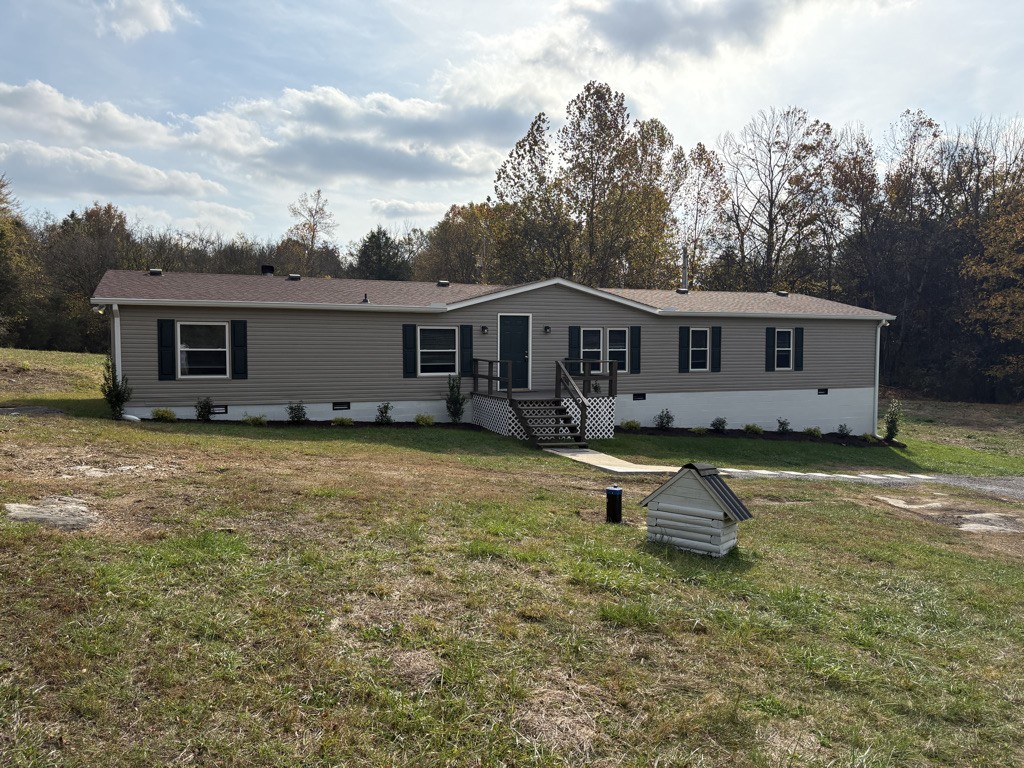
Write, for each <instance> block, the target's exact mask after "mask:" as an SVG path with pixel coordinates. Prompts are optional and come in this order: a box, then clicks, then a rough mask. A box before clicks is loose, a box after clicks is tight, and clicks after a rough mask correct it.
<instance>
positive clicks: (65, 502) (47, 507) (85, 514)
mask: <svg viewBox="0 0 1024 768" xmlns="http://www.w3.org/2000/svg"><path fill="white" fill-rule="evenodd" d="M4 510H5V511H6V512H7V516H8V517H9V518H10V519H11V520H14V521H15V522H19V523H39V524H40V525H46V526H49V527H51V528H60V529H61V530H65V531H80V530H83V529H84V528H90V527H92V526H94V525H96V523H97V522H98V521H99V515H97V514H96V513H95V512H93V511H92V510H91V509H89V507H88V506H87V505H86V503H85V501H84V500H82V499H78V498H75V497H73V496H51V497H50V498H47V499H42V500H40V501H37V502H35V503H33V504H4Z"/></svg>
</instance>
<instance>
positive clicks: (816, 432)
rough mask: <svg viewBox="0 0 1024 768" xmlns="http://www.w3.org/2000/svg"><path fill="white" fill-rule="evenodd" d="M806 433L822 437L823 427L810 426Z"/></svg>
mask: <svg viewBox="0 0 1024 768" xmlns="http://www.w3.org/2000/svg"><path fill="white" fill-rule="evenodd" d="M804 434H805V435H810V436H811V437H821V427H808V428H807V429H805V430H804Z"/></svg>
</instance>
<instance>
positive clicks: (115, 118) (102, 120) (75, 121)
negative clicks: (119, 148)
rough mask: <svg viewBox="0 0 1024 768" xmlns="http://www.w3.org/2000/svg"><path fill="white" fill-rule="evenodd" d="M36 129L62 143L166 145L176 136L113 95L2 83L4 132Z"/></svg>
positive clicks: (36, 134) (35, 133) (38, 135)
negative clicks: (84, 98)
mask: <svg viewBox="0 0 1024 768" xmlns="http://www.w3.org/2000/svg"><path fill="white" fill-rule="evenodd" d="M26 135H30V136H32V137H33V138H34V139H49V140H51V141H56V142H59V143H62V144H88V145H96V144H105V145H110V144H113V145H130V146H132V147H136V148H137V147H161V146H167V145H168V144H170V143H171V142H172V141H173V135H172V129H171V128H170V127H169V126H167V125H166V124H164V123H160V122H157V121H156V120H150V119H148V118H144V117H139V116H138V115H130V114H128V113H126V112H123V111H122V110H120V109H119V108H118V107H116V106H115V105H114V104H112V103H110V102H109V101H101V102H97V103H95V104H88V105H87V104H84V103H82V102H81V101H79V100H78V99H72V98H69V97H67V96H65V95H64V94H62V93H60V92H59V91H58V90H57V89H56V88H54V87H53V86H52V85H48V84H46V83H41V82H39V81H38V80H31V81H29V82H28V83H26V84H25V85H21V86H19V85H9V84H7V83H0V138H6V139H15V138H21V137H23V136H26Z"/></svg>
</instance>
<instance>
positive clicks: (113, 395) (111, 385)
mask: <svg viewBox="0 0 1024 768" xmlns="http://www.w3.org/2000/svg"><path fill="white" fill-rule="evenodd" d="M25 370H28V368H27V367H26V368H25ZM100 393H101V394H102V395H103V399H104V400H106V401H107V405H109V406H110V415H111V416H112V417H113V418H114V419H120V418H121V417H122V416H124V406H125V404H126V403H127V402H128V401H129V400H131V399H132V388H131V387H129V386H128V379H126V378H125V377H124V376H122V377H121V378H118V377H117V375H116V374H115V372H114V358H113V357H111V356H109V355H108V356H107V359H106V361H105V362H104V364H103V383H102V384H100Z"/></svg>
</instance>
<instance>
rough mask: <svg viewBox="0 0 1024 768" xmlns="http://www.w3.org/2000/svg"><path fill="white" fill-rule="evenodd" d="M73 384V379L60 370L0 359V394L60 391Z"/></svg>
mask: <svg viewBox="0 0 1024 768" xmlns="http://www.w3.org/2000/svg"><path fill="white" fill-rule="evenodd" d="M73 384H74V379H73V378H72V377H71V376H69V375H67V374H66V373H64V372H62V371H55V370H52V369H49V368H45V367H36V366H32V365H28V364H25V363H17V362H11V361H0V395H5V394H6V395H10V394H33V393H39V392H61V391H63V390H66V389H70V388H72V387H73Z"/></svg>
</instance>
